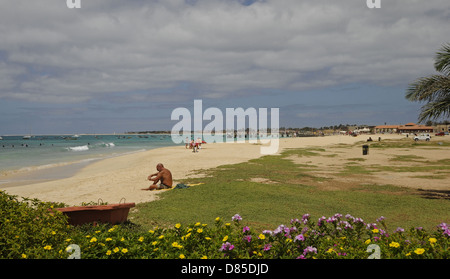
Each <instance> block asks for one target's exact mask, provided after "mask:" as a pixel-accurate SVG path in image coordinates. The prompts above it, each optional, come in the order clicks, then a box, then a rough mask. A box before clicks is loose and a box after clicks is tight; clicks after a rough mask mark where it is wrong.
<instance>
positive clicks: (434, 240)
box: [428, 237, 437, 245]
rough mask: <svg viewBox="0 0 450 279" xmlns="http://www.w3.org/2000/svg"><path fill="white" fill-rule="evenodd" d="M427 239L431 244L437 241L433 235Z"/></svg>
mask: <svg viewBox="0 0 450 279" xmlns="http://www.w3.org/2000/svg"><path fill="white" fill-rule="evenodd" d="M428 241H429V242H430V244H431V245H433V244H435V243H436V242H437V239H436V238H434V237H430V239H428Z"/></svg>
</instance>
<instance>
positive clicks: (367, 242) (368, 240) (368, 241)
mask: <svg viewBox="0 0 450 279" xmlns="http://www.w3.org/2000/svg"><path fill="white" fill-rule="evenodd" d="M370 242H372V241H371V240H370V239H367V240H366V241H365V242H364V243H365V244H369V243H370Z"/></svg>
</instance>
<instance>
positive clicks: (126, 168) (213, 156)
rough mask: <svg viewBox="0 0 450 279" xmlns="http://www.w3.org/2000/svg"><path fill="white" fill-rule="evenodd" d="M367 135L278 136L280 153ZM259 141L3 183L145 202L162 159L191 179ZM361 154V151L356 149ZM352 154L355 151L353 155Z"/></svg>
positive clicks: (44, 194)
mask: <svg viewBox="0 0 450 279" xmlns="http://www.w3.org/2000/svg"><path fill="white" fill-rule="evenodd" d="M371 136H372V138H373V139H377V138H378V136H381V137H382V139H400V138H404V136H402V135H395V134H394V135H371ZM368 137H369V135H367V136H366V135H363V136H358V137H350V136H343V135H336V136H325V137H310V138H308V137H306V138H305V137H302V138H282V139H280V148H279V152H281V151H282V150H283V149H285V148H302V147H310V146H322V147H324V146H330V145H335V144H352V143H355V142H358V141H365V140H366V139H367V138H368ZM260 147H261V145H258V144H251V143H212V144H204V145H203V147H202V149H201V150H200V151H199V152H198V153H193V152H191V150H189V149H185V147H184V145H183V146H174V147H164V148H158V149H153V150H149V151H143V152H138V153H134V154H128V155H123V156H118V157H114V158H109V159H104V160H100V161H97V162H94V163H92V164H89V165H87V166H85V167H84V168H82V169H81V170H79V171H78V172H77V173H76V174H74V175H73V176H71V177H69V178H64V179H58V180H53V181H48V182H43V183H35V184H31V185H22V186H14V187H4V188H2V190H5V191H6V192H8V193H9V194H13V195H18V196H20V197H30V198H38V199H40V200H43V201H57V202H64V203H66V204H68V205H80V204H81V203H82V202H91V201H94V202H98V201H99V200H101V201H103V202H108V203H110V204H112V203H119V202H120V201H121V200H122V202H123V199H125V201H126V202H135V203H141V202H149V201H153V200H155V199H157V198H158V193H160V192H161V191H142V190H141V189H142V188H145V187H148V186H149V185H150V184H151V183H150V182H149V181H148V180H147V176H148V175H149V174H152V173H155V172H156V168H155V167H156V165H157V164H158V163H163V164H164V166H165V167H166V168H168V169H169V170H171V171H172V174H173V179H174V185H176V184H177V183H178V180H180V179H185V178H193V181H194V179H195V175H196V171H198V170H202V169H208V168H214V167H217V166H220V165H225V164H235V163H240V162H245V161H248V160H250V159H253V158H258V157H260V156H262V155H261V153H260ZM358 149H359V153H360V152H361V150H360V148H358ZM352 156H354V155H353V154H352Z"/></svg>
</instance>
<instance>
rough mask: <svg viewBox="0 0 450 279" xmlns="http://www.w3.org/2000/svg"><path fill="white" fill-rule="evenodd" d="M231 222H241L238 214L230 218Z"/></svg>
mask: <svg viewBox="0 0 450 279" xmlns="http://www.w3.org/2000/svg"><path fill="white" fill-rule="evenodd" d="M231 220H232V221H237V222H239V221H242V217H241V216H240V215H239V214H235V215H234V216H233V217H231Z"/></svg>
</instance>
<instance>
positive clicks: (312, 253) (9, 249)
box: [0, 192, 450, 259]
mask: <svg viewBox="0 0 450 279" xmlns="http://www.w3.org/2000/svg"><path fill="white" fill-rule="evenodd" d="M0 193H1V202H0V203H1V204H0V211H1V223H0V245H1V246H0V247H1V251H0V256H1V257H2V258H67V257H69V256H71V255H74V254H71V253H74V250H75V249H73V250H70V249H67V248H68V247H69V245H71V244H76V245H77V248H78V247H79V251H78V252H80V254H79V255H80V257H81V258H82V259H228V258H229V259H311V258H315V259H366V258H368V257H375V258H377V257H380V258H383V259H425V258H426V259H449V258H450V250H449V244H450V243H449V242H450V241H449V239H450V230H449V227H448V226H447V224H445V223H441V224H440V225H439V226H438V227H437V229H436V230H434V231H432V232H428V231H426V230H424V229H422V228H411V229H410V230H408V231H405V230H404V229H402V228H397V229H396V230H395V231H393V232H392V233H389V232H388V230H387V228H386V226H385V223H384V220H383V219H384V218H382V217H380V218H379V219H378V220H377V223H366V222H364V221H363V220H362V219H361V218H355V217H353V216H350V215H346V216H345V217H344V216H342V215H341V214H335V215H334V216H332V217H328V218H326V217H321V218H319V220H318V221H317V222H314V221H313V220H311V218H310V216H309V214H305V215H303V217H302V218H301V219H292V220H291V222H290V224H289V225H280V226H278V227H277V228H276V229H274V230H265V231H255V230H253V229H252V228H250V227H249V226H246V225H245V224H244V223H243V221H242V217H241V216H239V215H237V214H236V215H235V216H233V217H232V218H231V220H223V219H222V218H219V217H217V218H216V219H215V221H214V223H213V224H203V223H200V222H197V223H193V224H181V223H180V224H176V225H174V226H173V227H170V228H154V229H151V230H148V231H147V230H143V229H142V227H139V226H136V225H133V224H131V223H127V224H122V225H115V226H111V225H107V224H100V225H95V226H94V225H84V226H80V227H73V226H69V225H67V220H66V218H65V217H64V216H63V215H62V214H60V213H58V212H55V213H52V212H50V211H49V210H48V209H49V208H51V206H52V204H49V203H42V202H39V201H37V200H31V201H30V200H26V199H25V200H24V201H22V202H19V201H18V200H17V199H16V198H15V197H13V196H8V195H6V194H5V193H2V192H0ZM53 206H54V205H53ZM378 252H379V254H377V253H378Z"/></svg>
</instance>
